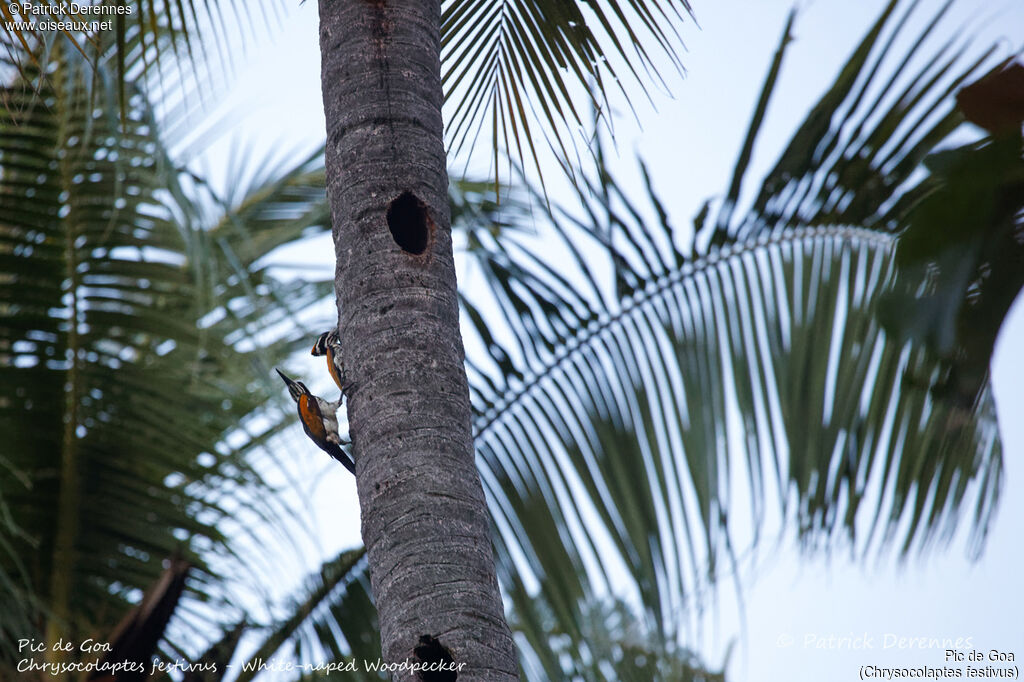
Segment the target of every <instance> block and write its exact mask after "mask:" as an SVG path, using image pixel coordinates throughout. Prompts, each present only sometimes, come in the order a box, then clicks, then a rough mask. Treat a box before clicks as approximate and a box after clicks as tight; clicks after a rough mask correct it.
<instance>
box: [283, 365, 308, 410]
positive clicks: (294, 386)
mask: <svg viewBox="0 0 1024 682" xmlns="http://www.w3.org/2000/svg"><path fill="white" fill-rule="evenodd" d="M274 371H275V372H277V373H278V374H279V375H280V377H281V378H282V379H283V380H284V385H285V386H287V387H288V393H290V394H291V396H292V400H294V401H295V402H298V401H299V396H300V395H310V392H309V389H308V388H306V384H304V383H302V382H301V381H292V379H291V377H289V376H288V375H287V374H285V373H284V372H282V371H281V370H279V369H277V368H276V367H275V368H274Z"/></svg>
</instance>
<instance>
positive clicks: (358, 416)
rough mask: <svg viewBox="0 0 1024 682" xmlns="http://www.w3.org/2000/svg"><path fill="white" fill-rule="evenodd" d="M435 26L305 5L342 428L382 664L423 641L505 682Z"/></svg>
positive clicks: (506, 653)
mask: <svg viewBox="0 0 1024 682" xmlns="http://www.w3.org/2000/svg"><path fill="white" fill-rule="evenodd" d="M440 22H441V20H440V1H439V0H415V1H414V0H401V2H398V1H396V0H320V50H321V64H322V74H321V79H322V87H323V98H324V111H325V114H326V117H327V149H326V165H327V194H328V197H329V199H330V204H331V220H332V224H333V233H334V248H335V256H336V258H337V270H336V272H335V290H336V293H337V297H338V322H339V334H340V339H341V344H342V359H343V361H344V363H345V367H346V369H347V371H348V377H349V379H350V380H351V381H353V382H354V384H355V387H354V388H353V389H352V390H351V391H350V392H349V396H348V416H349V429H350V433H351V437H352V442H353V453H354V455H355V460H356V474H357V487H358V490H359V503H360V509H361V513H362V534H363V541H364V543H365V544H366V549H367V553H368V557H369V562H370V573H371V582H372V585H373V591H374V595H375V599H376V603H377V610H378V613H379V615H380V628H381V638H382V645H383V651H384V659H385V661H386V662H388V663H390V664H397V663H401V662H404V661H410V662H415V661H416V660H417V656H418V657H419V658H420V659H422V660H428V659H429V658H430V657H432V656H435V655H437V656H440V655H442V654H440V653H439V652H440V651H442V649H440V648H438V647H436V646H425V645H423V643H424V642H428V640H421V638H422V637H423V636H430V637H435V638H437V640H438V641H439V642H440V645H441V646H443V647H446V648H448V649H450V651H451V652H452V654H453V656H454V662H455V665H459V664H462V665H461V671H459V674H458V679H460V680H511V679H516V678H517V677H518V664H517V661H516V656H515V649H514V646H513V643H512V638H511V634H510V632H509V629H508V625H507V624H506V623H505V619H504V612H503V608H502V603H501V596H500V594H499V591H498V583H497V579H496V577H495V571H494V558H493V554H492V549H491V543H490V538H489V525H488V517H487V509H486V506H485V501H484V495H483V488H482V486H481V484H480V478H479V475H478V473H477V470H476V466H475V463H474V454H473V443H472V431H471V427H470V403H469V390H468V387H467V381H466V374H465V367H464V365H463V354H464V351H463V347H462V339H461V337H460V335H459V320H458V304H457V299H456V290H455V286H456V285H455V268H454V260H453V256H452V245H451V233H450V222H449V221H450V217H449V212H448V200H447V186H448V177H447V165H446V159H445V151H444V141H443V124H442V120H441V103H442V91H441V82H440ZM430 643H431V644H432V641H430ZM414 650H416V651H415V652H414ZM396 678H398V679H402V680H414V679H417V677H416V675H414V674H412V673H410V672H409V671H408V670H406V671H405V672H401V673H399V674H396ZM424 679H427V680H430V679H455V678H454V677H450V676H449V677H435V678H432V677H430V676H429V675H428V676H426V677H424Z"/></svg>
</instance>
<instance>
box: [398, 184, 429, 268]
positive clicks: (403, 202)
mask: <svg viewBox="0 0 1024 682" xmlns="http://www.w3.org/2000/svg"><path fill="white" fill-rule="evenodd" d="M429 223H430V220H429V218H428V217H427V209H426V206H424V205H423V202H422V201H420V200H419V199H417V198H416V195H415V194H413V193H412V192H402V193H401V194H399V195H398V198H397V199H395V200H394V201H392V202H391V205H390V206H388V229H389V230H391V236H392V237H393V238H394V240H395V243H396V244H398V245H399V246H400V247H402V250H403V251H405V252H406V253H411V254H413V255H415V256H418V255H420V254H421V253H423V252H424V251H426V250H427V242H428V241H429V240H430V227H429Z"/></svg>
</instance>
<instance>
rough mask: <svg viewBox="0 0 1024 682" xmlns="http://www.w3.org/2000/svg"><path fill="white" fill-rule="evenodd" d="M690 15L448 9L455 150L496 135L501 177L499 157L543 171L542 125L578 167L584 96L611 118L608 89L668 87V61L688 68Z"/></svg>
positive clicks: (683, 0)
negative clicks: (685, 47) (685, 20)
mask: <svg viewBox="0 0 1024 682" xmlns="http://www.w3.org/2000/svg"><path fill="white" fill-rule="evenodd" d="M689 13H690V5H689V3H688V2H687V0H628V1H622V0H600V1H597V2H587V3H576V2H562V1H561V0H502V1H501V2H486V1H483V0H474V1H472V2H449V3H446V5H445V7H444V10H443V18H442V22H443V23H442V28H441V33H442V66H443V75H442V80H443V85H444V89H445V97H446V99H447V100H448V101H449V102H455V104H456V109H455V113H454V116H453V118H452V122H451V123H450V124H449V126H448V130H449V133H450V136H451V137H450V139H451V145H452V149H453V152H454V153H455V154H458V152H459V151H460V150H461V149H462V148H463V146H464V145H466V144H467V143H469V144H470V145H472V144H475V141H476V139H477V138H478V136H479V135H480V133H481V132H482V129H483V128H484V127H489V128H490V131H489V132H490V138H491V150H492V153H493V154H494V160H495V164H494V165H495V172H496V173H497V172H498V159H497V155H498V151H499V149H505V150H507V151H508V152H509V153H511V154H513V155H514V156H515V157H517V158H518V159H519V160H520V161H525V160H526V159H527V158H530V159H531V161H532V162H533V163H534V164H535V165H536V166H537V169H538V170H540V153H541V149H542V145H541V144H540V141H539V140H537V139H535V138H536V137H537V135H536V131H537V129H538V128H537V126H538V124H539V125H540V126H541V128H540V130H543V131H544V140H543V141H544V145H543V146H544V147H547V146H550V147H551V148H553V149H556V150H557V151H558V153H559V154H560V158H562V159H569V158H570V157H571V156H572V155H571V154H570V151H571V150H572V149H573V148H574V144H575V143H574V142H572V141H571V137H572V135H573V133H574V131H576V130H578V129H581V128H583V127H584V126H583V123H584V121H583V119H582V118H581V115H580V111H579V109H578V108H577V104H576V102H575V96H576V93H577V92H589V93H590V95H589V97H590V104H591V105H593V107H594V108H596V109H597V110H600V111H605V110H606V109H607V95H608V89H619V90H621V91H622V92H626V87H627V86H626V82H629V83H630V85H632V86H634V87H638V88H640V90H641V91H642V92H644V93H645V94H646V93H647V91H648V87H649V84H650V82H651V79H652V78H653V79H654V80H655V81H656V82H660V78H661V77H660V75H659V71H658V66H657V64H658V62H659V61H660V60H661V58H662V57H667V58H668V63H670V64H671V65H672V67H673V68H675V69H679V70H681V69H682V64H681V63H680V62H679V59H678V57H677V56H676V50H677V49H678V46H679V45H680V43H681V41H680V38H679V35H678V34H677V33H676V31H675V26H676V22H677V20H679V19H681V18H682V17H683V16H685V15H687V14H689ZM649 50H650V51H649Z"/></svg>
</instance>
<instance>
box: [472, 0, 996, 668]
mask: <svg viewBox="0 0 1024 682" xmlns="http://www.w3.org/2000/svg"><path fill="white" fill-rule="evenodd" d="M897 5H898V3H895V2H893V3H891V5H890V6H889V7H888V8H887V9H886V11H885V13H884V14H883V16H882V17H881V18H880V20H879V22H878V23H877V25H876V26H875V27H873V28H872V29H871V31H870V32H869V33H868V35H867V36H866V37H865V39H864V41H863V42H862V44H861V45H860V46H859V47H858V48H857V49H856V50H855V52H854V53H853V55H852V56H851V58H850V60H849V62H848V63H847V64H846V65H845V67H844V68H843V69H842V71H841V72H840V74H839V77H838V78H837V81H836V83H835V85H833V87H832V88H831V89H830V90H829V91H828V92H826V93H825V95H824V96H823V97H822V99H821V100H820V101H819V103H818V105H817V106H816V107H815V108H814V109H813V110H812V112H811V113H810V115H809V116H808V118H807V119H806V120H805V121H804V122H803V124H802V125H801V126H800V127H799V128H798V131H797V133H796V134H795V135H794V137H793V139H792V141H791V143H790V144H789V145H788V146H787V147H786V148H785V150H784V151H783V152H782V154H781V156H780V159H779V161H778V163H777V164H776V166H775V168H774V169H773V170H772V171H771V172H770V173H769V175H768V177H767V178H766V179H765V181H764V182H763V183H762V186H761V190H760V191H759V193H757V194H756V195H755V196H754V198H753V201H752V203H751V207H750V208H749V209H748V210H747V211H745V212H743V213H738V212H737V210H736V207H737V205H738V204H739V203H740V200H741V197H742V186H743V180H744V175H745V171H746V167H747V163H748V157H749V153H750V149H752V148H753V145H754V144H755V141H756V136H757V130H758V127H759V126H760V122H761V119H762V118H763V110H764V107H765V106H766V103H767V101H768V97H769V95H770V93H771V90H772V88H773V85H774V80H775V77H776V74H777V72H778V68H779V64H781V61H782V56H783V54H784V50H785V45H786V43H787V41H788V31H789V26H787V28H786V34H785V35H784V36H783V40H782V41H781V43H780V48H779V53H778V57H777V62H776V64H774V65H773V66H772V68H771V71H770V74H769V78H768V81H767V83H766V86H765V92H764V95H763V97H762V104H761V105H759V110H758V111H757V112H755V116H754V119H753V124H752V127H751V130H750V132H749V133H748V137H747V139H748V142H747V144H746V145H745V146H744V152H743V153H742V154H741V158H740V160H739V162H738V163H737V168H736V171H735V174H734V179H733V181H732V183H731V187H730V189H729V190H728V192H727V193H726V194H725V195H724V196H725V199H724V200H723V201H722V202H719V203H718V204H717V205H711V204H710V203H709V204H708V205H707V206H706V210H705V211H704V212H703V213H704V215H702V217H701V221H700V224H699V225H698V228H702V229H699V231H698V233H697V234H696V235H695V236H693V237H691V238H687V237H685V236H684V235H682V234H680V233H678V232H676V231H673V229H672V228H671V226H670V225H669V222H668V218H667V216H666V214H665V211H664V209H663V207H662V202H661V201H660V200H659V199H658V198H657V197H656V196H654V195H653V193H652V194H651V196H650V197H649V202H648V205H647V206H642V205H637V204H636V203H634V202H633V201H632V200H631V199H630V198H629V197H628V196H626V194H625V193H624V192H623V191H622V190H621V188H620V187H619V186H618V184H617V183H616V181H615V179H614V178H613V177H612V176H611V174H610V173H609V172H608V171H607V169H605V168H603V169H600V170H599V171H598V173H597V175H596V177H595V179H593V180H589V181H585V182H581V183H580V186H581V203H582V210H575V209H552V210H551V211H550V212H549V214H548V216H547V218H548V221H549V223H550V226H551V228H552V229H551V230H549V231H548V232H547V233H546V238H547V239H548V240H549V241H548V242H547V243H546V245H545V254H546V255H539V254H538V251H537V249H536V248H535V247H534V246H533V242H531V241H530V240H529V239H524V238H521V237H518V236H517V235H515V234H504V235H501V236H500V237H499V238H498V239H495V238H493V237H492V236H490V235H489V234H487V233H483V232H481V233H479V234H478V235H477V238H478V239H479V240H480V242H481V243H482V244H483V245H484V248H481V249H479V250H477V251H475V252H474V253H476V254H477V256H478V258H477V259H476V261H475V263H476V268H477V269H478V272H479V273H480V275H481V276H482V277H483V278H484V279H485V281H486V282H487V283H488V285H489V287H488V288H489V296H488V297H487V298H486V299H477V298H476V297H474V300H472V301H467V302H466V309H467V310H468V311H470V314H469V315H468V317H469V319H470V320H471V321H473V322H474V328H475V329H476V331H478V332H479V337H478V338H479V341H480V345H482V347H484V348H485V349H487V351H488V352H489V355H490V360H491V362H476V363H473V364H472V365H471V371H470V379H471V386H472V392H473V400H474V405H475V406H476V408H477V411H478V417H477V419H476V422H475V430H476V434H477V448H478V454H479V457H480V465H481V470H482V476H483V479H484V484H485V489H486V490H487V491H488V494H489V496H490V499H491V509H492V513H493V514H494V520H495V526H496V535H497V538H498V539H497V541H496V542H497V546H498V555H499V572H500V575H501V578H502V580H503V581H504V583H505V584H506V589H507V592H506V593H507V594H508V595H509V597H510V599H511V600H512V602H513V605H514V608H515V610H516V611H517V612H518V613H523V614H525V613H529V612H531V610H535V609H536V606H535V605H534V603H533V602H534V601H536V600H540V601H542V602H543V603H544V605H545V608H546V609H547V610H548V612H549V613H550V614H551V615H550V618H552V619H553V620H554V621H556V622H558V623H559V626H560V628H561V631H562V632H564V633H565V634H566V635H567V636H568V637H569V638H570V641H571V644H570V646H577V645H583V644H584V643H585V642H586V641H587V637H588V633H587V627H586V626H587V623H588V618H587V615H586V613H585V606H586V605H587V604H592V603H593V600H594V598H595V596H600V595H602V594H609V593H615V594H621V593H623V590H624V591H625V593H627V594H629V595H631V598H630V600H629V603H630V605H631V608H632V609H633V611H634V613H636V614H638V615H639V617H640V618H641V620H642V623H643V628H644V629H645V631H647V632H650V633H658V634H659V635H660V636H661V637H662V638H663V641H677V638H678V637H679V636H680V633H681V632H683V631H685V630H686V627H685V626H686V623H685V622H683V621H685V619H686V618H693V617H694V615H693V613H694V610H693V608H692V606H693V601H692V600H694V599H698V598H699V597H700V595H702V594H704V592H705V590H706V588H707V587H709V586H710V584H712V583H714V582H715V581H716V579H717V576H718V575H719V574H720V572H721V571H723V570H726V569H728V568H729V567H730V564H731V563H733V562H734V561H735V560H736V556H737V553H738V549H737V544H736V543H737V542H741V543H742V544H743V545H746V544H747V543H751V542H754V541H756V539H757V537H758V533H759V532H760V531H761V529H762V528H763V520H764V519H765V517H766V515H769V514H771V515H777V514H780V513H781V514H782V518H783V519H785V520H791V521H792V522H794V523H795V524H796V526H797V528H798V529H799V532H800V536H801V537H802V538H803V540H804V542H805V543H806V544H807V545H808V546H824V547H830V546H834V545H835V544H836V543H843V544H850V545H852V546H853V547H854V548H855V549H856V550H857V551H861V552H867V551H870V550H872V549H875V548H880V547H884V546H887V545H890V544H893V543H895V544H897V545H898V546H899V547H900V548H901V551H903V552H907V551H910V550H911V549H912V548H914V547H917V548H919V549H923V548H926V547H928V546H929V545H930V544H932V543H933V542H936V541H938V542H941V541H946V540H948V539H949V538H950V537H951V536H952V534H953V531H954V530H955V528H956V527H957V525H958V522H959V520H960V519H961V518H962V516H963V510H964V507H965V506H967V505H969V506H970V507H973V514H972V523H971V527H972V548H973V549H974V550H975V551H978V550H979V549H980V546H981V542H982V541H983V539H984V535H985V531H986V528H987V524H988V520H989V518H990V515H991V512H992V509H993V505H994V503H995V501H996V499H997V495H998V490H999V478H1000V470H1001V456H1000V450H999V442H998V434H997V428H996V422H995V412H994V410H993V405H992V400H991V394H990V392H989V391H988V389H987V386H985V387H984V388H982V390H981V392H980V393H979V394H978V395H977V396H976V398H975V400H974V401H973V403H972V406H971V407H968V408H966V409H965V408H964V407H963V406H962V404H960V403H959V402H951V401H948V400H943V399H942V397H941V396H939V395H934V394H933V393H932V392H930V391H928V390H927V383H925V385H924V387H921V386H917V385H915V383H914V382H913V381H908V377H925V378H926V379H927V378H934V377H935V376H936V375H937V373H939V372H940V371H941V368H940V367H939V365H938V364H937V363H936V361H935V359H934V358H933V357H932V356H931V355H930V354H929V353H928V350H927V348H925V347H924V346H922V345H921V344H915V343H909V342H908V343H905V342H903V341H902V340H900V339H896V338H893V337H892V336H890V335H888V334H886V333H885V332H884V331H883V330H882V328H881V327H880V325H879V323H878V321H877V319H876V316H875V312H876V307H877V304H878V301H879V299H880V296H882V295H883V294H884V293H885V292H887V291H889V290H891V289H892V287H893V286H894V282H895V281H896V280H895V278H896V273H895V268H894V263H893V252H894V246H895V243H896V238H895V234H896V232H897V231H898V230H899V229H900V228H901V227H902V226H904V225H905V224H906V221H907V216H908V215H909V211H910V209H911V207H912V206H913V202H914V200H915V197H918V196H920V195H921V193H922V192H924V191H926V189H927V187H928V180H927V179H925V180H924V181H921V180H919V179H917V178H918V176H914V175H912V174H913V173H914V171H915V169H917V168H918V165H919V162H920V161H921V160H922V159H923V158H924V156H925V155H926V154H927V153H929V152H930V151H931V150H932V149H934V147H935V146H936V145H937V144H939V143H940V142H941V141H942V140H944V139H945V138H946V137H947V136H948V135H949V134H950V133H951V132H952V131H953V130H954V129H955V128H956V126H957V125H958V123H959V121H960V120H961V119H960V118H959V116H958V114H956V113H955V112H954V111H953V110H952V107H951V102H950V97H949V95H950V94H951V93H952V92H953V90H954V88H955V87H956V86H957V85H959V84H962V83H964V82H966V80H967V79H968V78H970V77H972V75H973V74H977V73H979V71H980V69H982V68H983V67H984V66H985V65H986V64H989V65H990V62H991V60H989V59H988V56H989V55H988V54H987V53H986V54H984V55H982V56H981V57H974V58H968V53H967V52H966V51H964V50H963V49H962V47H961V46H958V45H955V44H947V45H943V46H940V47H939V48H938V49H937V50H935V51H933V52H931V53H926V52H925V51H924V50H925V49H926V48H925V47H923V46H925V45H927V44H928V38H929V36H930V35H931V32H932V31H933V30H934V28H935V23H934V22H933V23H931V24H929V25H927V26H926V28H925V29H924V32H923V34H921V35H918V36H915V37H912V43H911V44H912V47H911V48H910V53H909V54H905V55H897V54H895V48H894V45H896V44H899V43H898V40H896V39H893V38H892V37H893V36H896V35H898V34H899V32H900V31H901V30H902V29H903V28H904V26H905V25H906V18H905V15H904V16H900V17H898V18H897V17H896V10H897V9H898V7H897ZM937 20H938V19H936V21H937ZM912 56H914V57H918V58H919V59H920V60H921V63H923V64H924V66H923V67H920V66H918V67H913V68H914V69H917V70H916V71H914V70H912V69H911V67H910V66H908V65H909V64H916V63H919V62H916V61H912V60H911V57H912ZM901 83H907V85H906V86H905V87H904V86H902V85H900V84H901ZM598 156H599V157H600V153H599V154H598ZM648 186H649V183H648ZM538 205H544V202H543V201H539V200H538ZM648 216H655V219H653V220H651V219H650V218H648ZM556 237H557V239H559V240H560V243H559V244H558V245H557V246H556V245H553V244H552V243H551V240H552V239H553V238H556ZM551 254H557V255H554V256H552V255H551ZM684 254H693V255H690V256H686V255H684ZM555 263H557V265H555ZM609 273H610V274H611V275H612V276H613V277H614V283H615V286H614V287H608V286H602V285H601V283H602V282H605V281H607V275H608V274H609ZM483 301H486V303H484V302H483ZM485 311H487V312H485ZM470 345H471V346H472V345H473V344H472V342H470ZM737 491H740V492H741V497H740V498H736V499H734V495H735V493H736V492H737ZM776 510H779V511H776ZM746 529H752V530H746ZM623 576H625V577H623ZM540 625H542V623H540V622H539V621H538V622H535V623H533V626H532V627H533V628H534V629H533V630H532V631H530V632H527V633H526V634H525V635H524V636H525V637H526V638H527V643H528V644H529V651H528V652H527V654H526V655H527V656H528V657H531V659H532V658H535V659H536V660H538V661H544V660H546V658H550V657H549V655H548V654H549V652H545V651H543V650H542V649H543V647H544V646H545V643H546V641H547V640H546V637H545V635H544V634H543V633H544V632H545V630H544V629H543V628H542V629H540V630H537V629H536V628H537V627H540ZM521 644H522V642H521ZM551 665H557V661H556V660H554V659H551V660H549V662H548V664H546V665H544V664H541V667H542V668H543V669H544V670H547V674H549V675H550V674H551V670H552V669H551V667H550V666H551Z"/></svg>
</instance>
